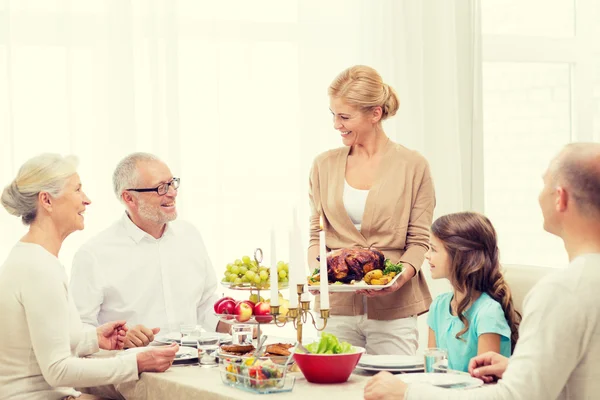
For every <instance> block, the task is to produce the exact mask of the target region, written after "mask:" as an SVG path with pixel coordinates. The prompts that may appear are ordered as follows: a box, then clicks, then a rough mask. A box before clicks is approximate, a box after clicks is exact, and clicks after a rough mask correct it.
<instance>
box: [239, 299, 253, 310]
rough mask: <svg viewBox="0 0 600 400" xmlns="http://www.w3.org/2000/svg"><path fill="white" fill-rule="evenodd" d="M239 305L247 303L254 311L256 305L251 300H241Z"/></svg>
mask: <svg viewBox="0 0 600 400" xmlns="http://www.w3.org/2000/svg"><path fill="white" fill-rule="evenodd" d="M239 303H246V304H248V305H249V306H250V308H251V309H252V310H253V311H254V305H255V304H254V302H253V301H250V300H240V301H238V302H237V304H239ZM237 304H236V305H237Z"/></svg>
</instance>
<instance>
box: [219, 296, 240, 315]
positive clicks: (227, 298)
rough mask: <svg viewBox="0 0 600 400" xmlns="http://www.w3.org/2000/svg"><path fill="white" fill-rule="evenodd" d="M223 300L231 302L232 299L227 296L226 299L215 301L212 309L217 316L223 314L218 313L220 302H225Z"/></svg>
mask: <svg viewBox="0 0 600 400" xmlns="http://www.w3.org/2000/svg"><path fill="white" fill-rule="evenodd" d="M225 300H233V298H232V297H229V296H227V297H223V298H220V299H219V300H217V301H216V302H215V305H214V309H215V312H216V313H217V314H223V313H220V312H219V304H221V302H223V301H225ZM233 301H234V302H235V300H233Z"/></svg>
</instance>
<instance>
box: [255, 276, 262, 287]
mask: <svg viewBox="0 0 600 400" xmlns="http://www.w3.org/2000/svg"><path fill="white" fill-rule="evenodd" d="M260 282H261V279H260V275H256V276H255V277H254V283H256V284H257V285H258V284H259V283H260Z"/></svg>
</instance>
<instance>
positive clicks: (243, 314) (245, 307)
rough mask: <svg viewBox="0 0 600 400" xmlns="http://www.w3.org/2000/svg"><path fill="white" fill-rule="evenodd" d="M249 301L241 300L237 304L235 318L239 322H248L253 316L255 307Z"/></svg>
mask: <svg viewBox="0 0 600 400" xmlns="http://www.w3.org/2000/svg"><path fill="white" fill-rule="evenodd" d="M248 303H250V302H249V301H247V300H246V301H240V302H239V303H237V305H236V306H235V312H234V313H235V319H236V320H237V321H239V322H246V321H248V320H250V318H252V313H253V311H254V308H253V307H252V306H251V305H250V304H248Z"/></svg>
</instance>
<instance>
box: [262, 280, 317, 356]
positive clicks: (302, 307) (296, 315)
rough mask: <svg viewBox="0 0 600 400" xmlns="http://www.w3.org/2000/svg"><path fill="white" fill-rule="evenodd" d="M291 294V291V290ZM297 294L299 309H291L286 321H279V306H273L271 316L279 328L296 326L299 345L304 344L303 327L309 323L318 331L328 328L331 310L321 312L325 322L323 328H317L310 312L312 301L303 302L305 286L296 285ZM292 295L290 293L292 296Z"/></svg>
mask: <svg viewBox="0 0 600 400" xmlns="http://www.w3.org/2000/svg"><path fill="white" fill-rule="evenodd" d="M290 292H291V290H290ZM296 293H297V294H298V307H296V308H290V309H289V310H288V313H287V315H286V317H285V320H283V321H279V320H278V316H279V306H271V315H272V316H273V319H274V323H275V325H277V326H278V327H280V328H281V327H284V326H285V325H286V324H287V323H288V322H292V323H293V324H294V329H295V330H296V338H297V340H298V343H300V344H302V327H303V326H304V325H306V323H307V322H308V321H309V316H310V322H311V323H312V325H313V326H314V327H315V329H316V330H317V331H322V330H324V329H325V327H326V326H327V319H329V310H328V309H327V310H321V319H322V320H323V326H322V327H320V328H319V327H318V326H317V320H315V317H314V316H313V314H312V313H311V312H310V301H308V300H302V294H303V293H304V284H303V283H299V284H297V285H296ZM291 295H292V293H290V296H291Z"/></svg>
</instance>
